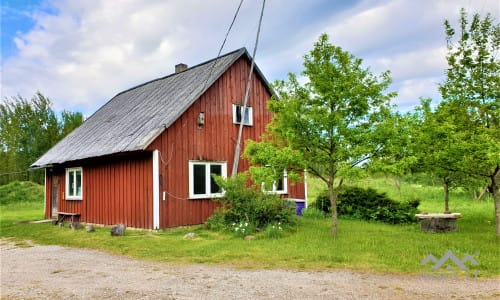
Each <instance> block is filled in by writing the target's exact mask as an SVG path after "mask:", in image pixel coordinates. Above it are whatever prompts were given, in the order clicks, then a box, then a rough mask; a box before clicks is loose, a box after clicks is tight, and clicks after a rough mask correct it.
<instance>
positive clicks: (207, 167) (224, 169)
mask: <svg viewBox="0 0 500 300" xmlns="http://www.w3.org/2000/svg"><path fill="white" fill-rule="evenodd" d="M194 165H204V166H205V193H204V194H195V193H194V169H193V167H194ZM213 165H218V166H221V176H222V178H227V162H214V161H195V160H190V161H189V199H206V198H218V197H222V196H223V195H224V190H222V189H221V192H219V193H210V186H211V178H212V176H211V174H210V166H213Z"/></svg>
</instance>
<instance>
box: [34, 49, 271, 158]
mask: <svg viewBox="0 0 500 300" xmlns="http://www.w3.org/2000/svg"><path fill="white" fill-rule="evenodd" d="M242 56H246V58H247V59H248V60H251V57H250V55H249V54H248V52H247V51H246V49H245V48H241V49H238V50H236V51H233V52H230V53H228V54H226V55H223V56H220V57H219V58H216V59H212V60H210V61H207V62H204V63H201V64H199V65H196V66H193V67H191V68H189V69H187V70H185V71H182V72H179V73H174V74H171V75H168V76H166V77H162V78H158V79H155V80H152V81H149V82H146V83H144V84H141V85H138V86H136V87H133V88H131V89H128V90H126V91H123V92H121V93H119V94H117V95H116V96H115V97H113V98H112V99H111V100H110V101H108V102H107V103H106V104H104V105H103V106H102V107H101V108H99V109H98V110H97V111H96V112H95V113H94V114H93V115H92V116H91V117H89V118H88V119H87V120H86V121H85V122H84V123H83V124H82V125H81V126H79V127H78V128H76V129H75V130H74V131H73V132H71V133H70V134H69V135H68V136H66V137H65V138H64V139H62V140H61V141H59V143H57V144H56V145H55V146H54V147H52V148H51V149H50V150H49V151H48V152H47V153H45V154H44V155H43V156H42V157H40V158H39V159H38V160H37V161H36V162H35V163H33V165H32V167H44V166H48V165H52V164H61V163H64V162H68V161H75V160H81V159H87V158H92V157H100V156H106V155H111V154H116V153H123V152H132V151H140V150H144V149H146V148H147V146H148V145H149V144H150V143H151V142H152V141H153V140H154V139H155V138H156V137H158V136H159V135H160V134H161V133H162V132H163V131H164V130H165V129H166V128H168V127H169V126H170V125H171V124H172V123H173V122H175V121H176V120H177V119H178V118H179V117H180V116H181V115H182V114H183V113H184V112H185V111H186V110H187V109H188V108H189V107H190V106H191V105H192V104H193V103H194V102H195V101H196V100H197V99H198V98H199V97H200V96H201V95H202V94H203V93H204V92H205V91H206V90H207V89H208V88H209V87H210V86H212V84H213V83H214V82H215V81H216V80H217V79H218V78H219V77H220V76H222V74H224V73H225V72H226V71H227V69H229V67H231V66H232V65H233V64H234V63H235V62H236V61H237V60H238V59H239V58H240V57H242ZM255 71H256V72H257V74H258V75H259V76H260V77H261V79H262V80H263V82H264V83H265V85H266V87H267V88H268V89H269V91H270V92H271V89H270V87H269V84H268V83H267V81H266V79H265V77H264V76H263V75H262V73H261V72H260V70H259V69H258V67H257V66H256V67H255Z"/></svg>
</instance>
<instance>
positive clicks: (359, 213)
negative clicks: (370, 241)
mask: <svg viewBox="0 0 500 300" xmlns="http://www.w3.org/2000/svg"><path fill="white" fill-rule="evenodd" d="M418 205H419V201H418V200H413V201H411V202H405V203H400V202H397V201H394V200H392V199H390V198H389V197H387V195H386V194H385V193H378V192H377V191H376V190H374V189H372V188H367V189H363V188H359V187H344V188H343V190H342V191H341V192H340V193H339V195H338V199H337V209H338V213H339V215H340V216H350V217H353V218H355V219H360V220H369V221H371V220H373V221H382V222H385V223H390V224H401V223H410V222H414V221H415V214H416V213H418V210H417V207H418ZM312 206H313V207H316V208H318V209H320V210H322V211H324V212H325V213H330V212H331V205H330V200H329V195H328V191H323V192H321V193H320V194H319V195H318V197H317V199H316V202H315V203H313V205H312Z"/></svg>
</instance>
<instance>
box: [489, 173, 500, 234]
mask: <svg viewBox="0 0 500 300" xmlns="http://www.w3.org/2000/svg"><path fill="white" fill-rule="evenodd" d="M490 179H491V190H492V193H493V202H494V203H495V222H496V230H497V238H500V193H499V192H498V183H499V181H500V166H497V167H496V169H495V172H494V173H493V175H492V176H491V178H490Z"/></svg>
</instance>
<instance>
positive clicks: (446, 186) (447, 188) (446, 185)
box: [443, 178, 450, 213]
mask: <svg viewBox="0 0 500 300" xmlns="http://www.w3.org/2000/svg"><path fill="white" fill-rule="evenodd" d="M443 188H444V212H445V213H446V212H449V211H450V208H449V207H448V201H449V199H450V185H449V183H448V180H447V179H446V178H443Z"/></svg>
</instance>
